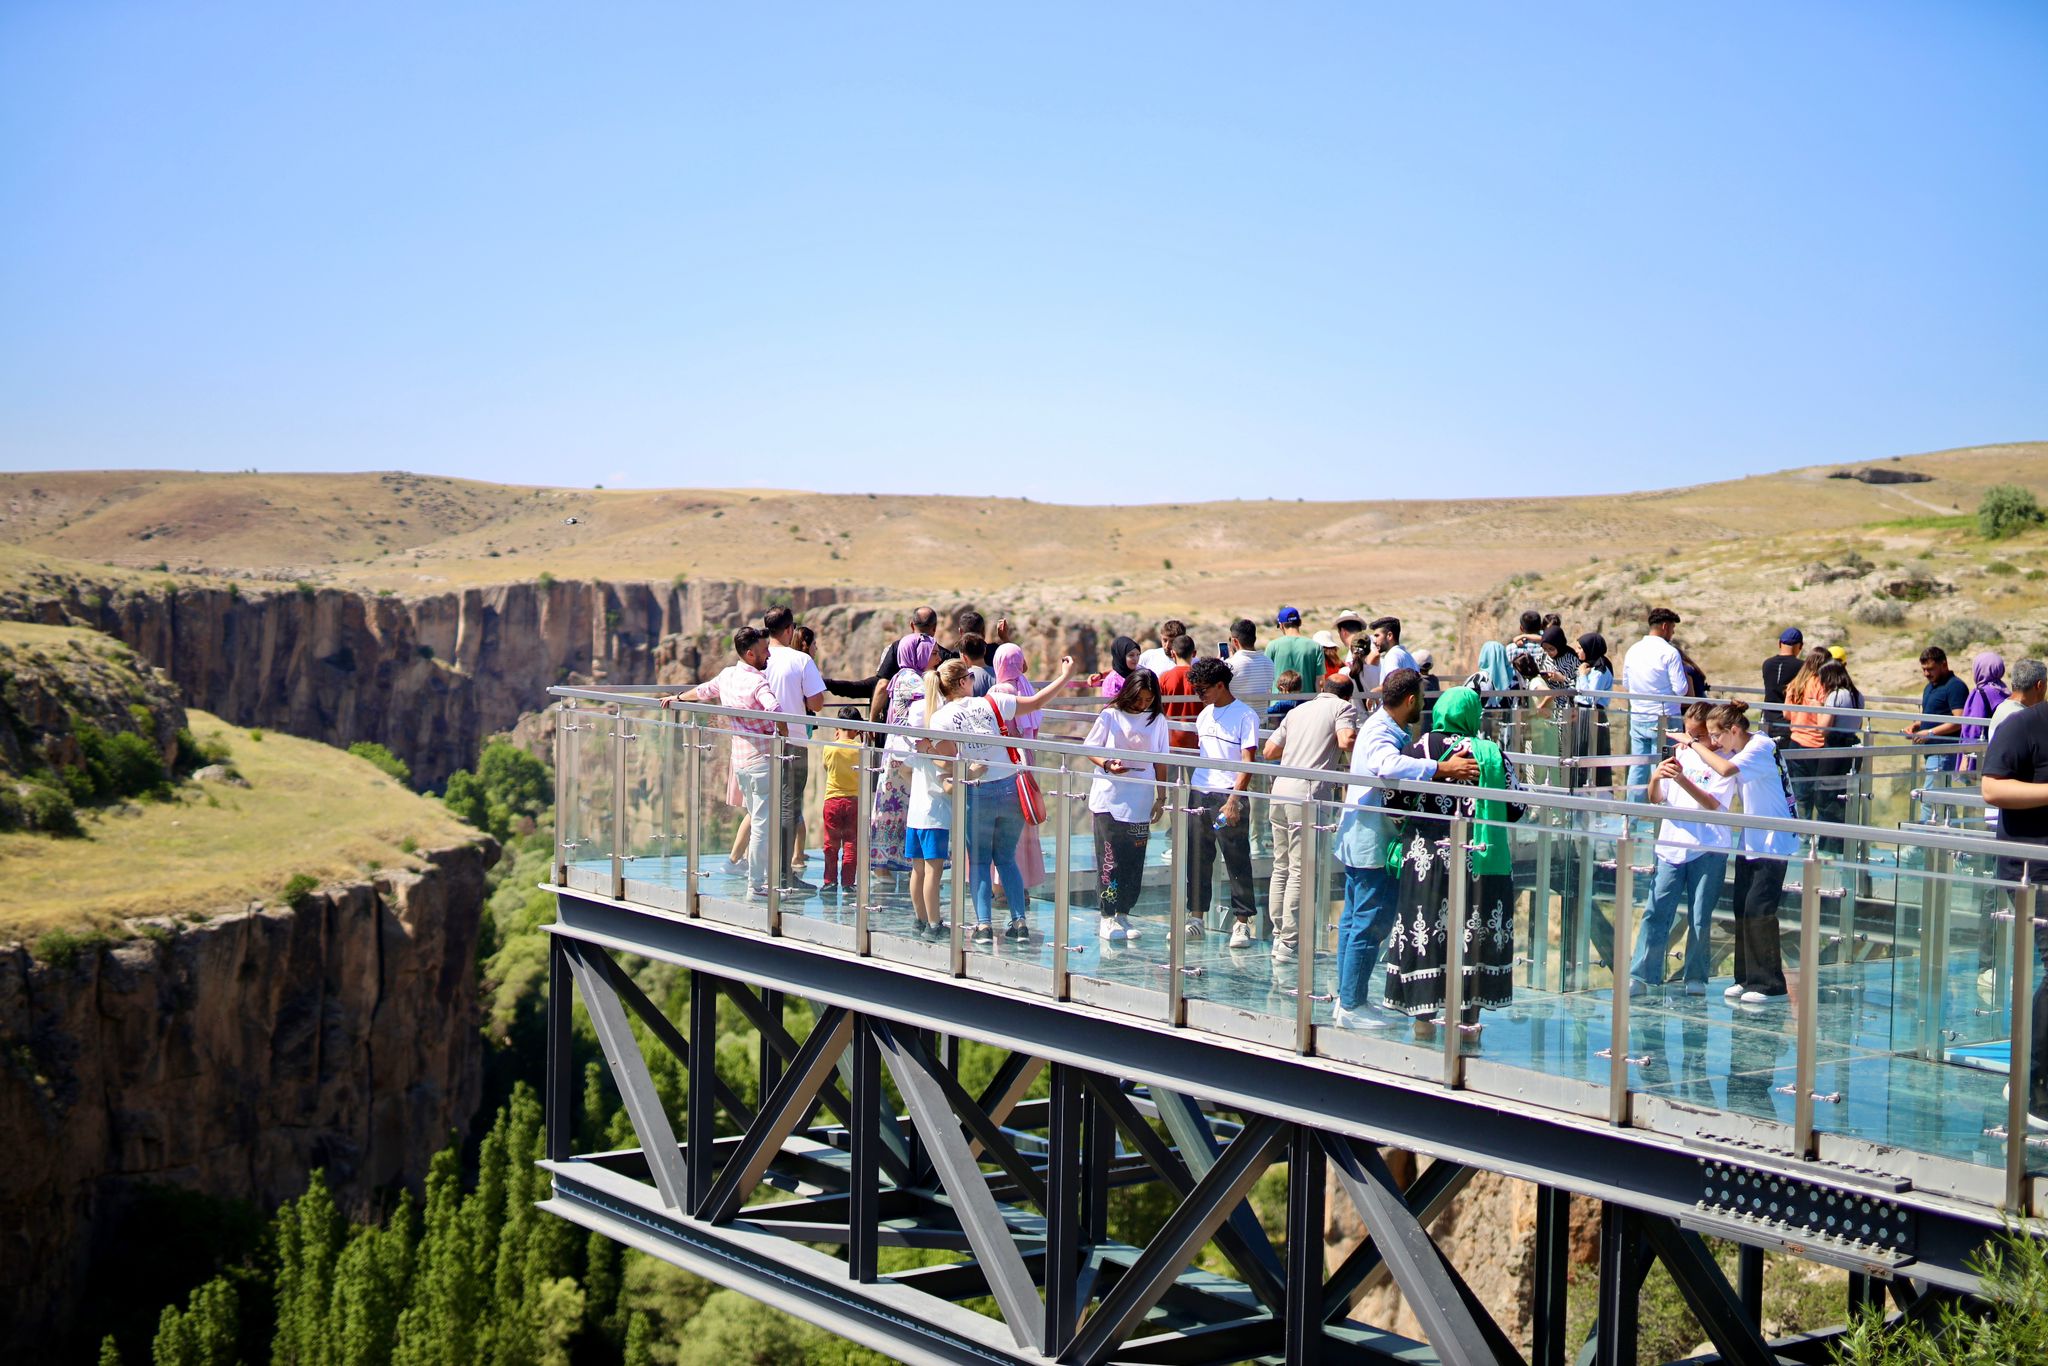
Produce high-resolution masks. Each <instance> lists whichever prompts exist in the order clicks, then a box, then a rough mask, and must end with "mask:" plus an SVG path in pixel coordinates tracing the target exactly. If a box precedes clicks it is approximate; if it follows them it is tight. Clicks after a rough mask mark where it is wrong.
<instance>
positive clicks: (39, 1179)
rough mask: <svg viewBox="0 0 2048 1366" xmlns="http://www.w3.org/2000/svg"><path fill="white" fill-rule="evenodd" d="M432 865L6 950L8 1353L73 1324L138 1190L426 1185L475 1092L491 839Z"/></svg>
mask: <svg viewBox="0 0 2048 1366" xmlns="http://www.w3.org/2000/svg"><path fill="white" fill-rule="evenodd" d="M425 858H426V860H427V864H428V866H427V868H426V869H425V870H424V871H421V872H403V871H392V872H380V873H378V874H377V875H376V877H375V879H374V881H371V882H363V883H356V884H351V885H346V886H336V887H330V888H325V889H322V890H320V891H317V892H315V893H313V894H312V895H310V896H308V897H306V898H305V899H304V900H303V901H301V902H300V903H299V905H298V906H297V907H296V908H281V907H265V906H252V907H250V908H249V909H248V910H246V911H242V912H236V913H231V914H227V915H221V916H217V917H215V918H213V919H210V920H207V921H204V922H203V923H199V924H183V925H169V924H157V925H155V926H154V927H153V932H152V935H151V936H150V937H143V938H138V939H134V940H131V941H129V942H126V943H122V944H118V945H112V946H93V947H89V948H86V949H83V950H81V951H79V952H77V953H75V954H73V955H71V956H69V957H68V958H67V959H65V960H64V961H57V962H52V961H40V960H38V959H37V958H35V957H34V956H33V954H32V953H31V951H30V950H29V948H28V947H27V946H25V945H19V944H17V945H11V946H7V947H4V948H0V1039H4V1040H6V1053H5V1056H4V1057H0V1152H5V1153H6V1154H7V1161H6V1163H5V1164H0V1357H5V1356H8V1355H10V1354H12V1353H16V1352H21V1353H30V1354H32V1353H33V1352H34V1351H35V1350H37V1349H38V1347H39V1345H41V1344H46V1343H47V1342H49V1341H50V1340H51V1339H52V1337H53V1336H54V1335H55V1334H56V1333H58V1332H59V1331H60V1330H61V1328H62V1326H63V1325H64V1324H66V1323H67V1322H69V1319H70V1316H71V1314H72V1311H73V1308H74V1306H75V1304H76V1297H77V1295H78V1294H79V1291H80V1287H81V1285H82V1284H83V1283H84V1281H85V1271H86V1268H87V1267H88V1266H89V1265H90V1264H91V1262H92V1261H93V1259H94V1256H95V1253H96V1251H99V1250H100V1249H95V1247H94V1245H93V1237H94V1231H95V1230H106V1229H110V1228H113V1227H116V1226H118V1224H119V1222H120V1221H119V1219H118V1218H116V1217H114V1216H115V1215H117V1214H118V1211H119V1209H120V1208H121V1206H122V1203H123V1202H124V1200H125V1199H126V1198H127V1197H128V1196H130V1195H131V1194H133V1193H134V1192H135V1191H136V1189H137V1188H138V1187H139V1186H141V1185H142V1184H144V1183H156V1184H166V1185H172V1186H178V1187H183V1188H187V1189H191V1190H196V1191H200V1192H203V1193H205V1194H208V1195H214V1196H219V1197H223V1198H231V1199H237V1200H247V1201H250V1202H252V1203H254V1204H255V1205H256V1206H257V1207H258V1208H260V1209H264V1210H268V1209H270V1208H272V1207H273V1206H275V1205H276V1204H277V1203H278V1202H280V1201H283V1200H285V1199H288V1198H290V1197H292V1196H295V1195H297V1194H298V1193H299V1192H300V1191H301V1190H303V1189H304V1188H305V1183H306V1177H307V1174H308V1173H309V1172H311V1171H312V1170H313V1169H314V1168H316V1167H322V1168H325V1169H326V1172H327V1177H328V1180H329V1181H330V1182H331V1183H332V1184H333V1186H334V1188H335V1191H336V1196H337V1199H338V1200H340V1201H341V1202H342V1204H343V1207H344V1208H349V1207H361V1206H365V1205H367V1203H368V1202H369V1200H370V1198H371V1197H372V1195H373V1194H374V1193H376V1192H378V1191H380V1190H385V1189H388V1188H390V1187H392V1186H394V1185H397V1184H410V1185H416V1184H417V1183H418V1182H419V1181H420V1180H421V1179H422V1178H423V1177H424V1175H425V1172H426V1168H427V1163H428V1159H429V1158H430V1157H431V1156H432V1155H433V1153H434V1152H435V1151H436V1150H437V1149H439V1148H441V1147H442V1146H443V1145H445V1144H446V1143H447V1142H448V1140H449V1136H450V1134H451V1132H454V1131H457V1130H460V1129H462V1128H464V1127H465V1126H466V1125H467V1124H468V1122H469V1118H470V1115H471V1114H472V1112H473V1111H474V1110H475V1109H476V1105H477V1101H478V1096H479V1088H480V1085H481V1075H482V1073H481V1068H482V1037H481V1035H480V1033H479V1031H478V1020H477V995H476V992H477V985H476V972H475V960H476V936H477V929H478V924H479V919H480V915H481V909H482V905H483V898H484V873H485V870H486V869H487V868H488V867H489V866H490V864H491V862H492V861H493V860H494V859H495V858H496V846H495V845H493V844H492V843H491V842H490V841H489V840H487V839H486V840H481V841H480V842H478V843H476V844H468V845H460V846H456V847H454V848H450V849H444V850H439V851H435V852H432V853H430V854H427V855H426V856H425ZM16 1359H19V1360H27V1359H32V1355H23V1356H18V1357H16Z"/></svg>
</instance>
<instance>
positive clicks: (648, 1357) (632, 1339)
mask: <svg viewBox="0 0 2048 1366" xmlns="http://www.w3.org/2000/svg"><path fill="white" fill-rule="evenodd" d="M624 1366H654V1324H653V1323H652V1321H651V1320H649V1319H648V1317H647V1315H645V1314H642V1313H638V1312H635V1313H634V1314H633V1315H632V1316H631V1317H629V1318H628V1319H627V1320H626V1357H625V1362H624Z"/></svg>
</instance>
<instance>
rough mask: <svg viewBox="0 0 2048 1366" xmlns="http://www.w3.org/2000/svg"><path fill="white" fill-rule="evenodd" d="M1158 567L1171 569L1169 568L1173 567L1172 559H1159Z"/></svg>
mask: <svg viewBox="0 0 2048 1366" xmlns="http://www.w3.org/2000/svg"><path fill="white" fill-rule="evenodd" d="M1159 567H1160V568H1161V569H1171V568H1173V561H1172V560H1161V561H1160V562H1159Z"/></svg>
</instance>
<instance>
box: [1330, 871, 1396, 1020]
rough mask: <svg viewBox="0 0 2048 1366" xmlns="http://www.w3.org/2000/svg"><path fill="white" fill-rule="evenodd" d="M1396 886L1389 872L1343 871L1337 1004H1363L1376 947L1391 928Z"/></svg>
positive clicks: (1369, 986)
mask: <svg viewBox="0 0 2048 1366" xmlns="http://www.w3.org/2000/svg"><path fill="white" fill-rule="evenodd" d="M1398 887H1399V884H1398V883H1397V882H1396V880H1395V877H1394V870H1393V869H1391V868H1353V867H1351V866H1350V865H1349V864H1346V865H1345V867H1344V914H1343V915H1342V916H1340V917H1339V918H1338V920H1337V1003H1338V1004H1339V1005H1341V1006H1343V1007H1344V1008H1345V1009H1346V1010H1357V1009H1358V1008H1359V1007H1360V1006H1362V1005H1364V1004H1365V997H1366V993H1367V992H1368V991H1370V990H1371V989H1372V970H1373V967H1374V966H1375V965H1376V964H1377V963H1378V962H1379V957H1380V943H1381V942H1382V941H1383V940H1385V939H1386V937H1387V931H1388V930H1391V929H1393V928H1394V916H1395V914H1396V908H1395V902H1396V900H1397V897H1396V892H1397V891H1398Z"/></svg>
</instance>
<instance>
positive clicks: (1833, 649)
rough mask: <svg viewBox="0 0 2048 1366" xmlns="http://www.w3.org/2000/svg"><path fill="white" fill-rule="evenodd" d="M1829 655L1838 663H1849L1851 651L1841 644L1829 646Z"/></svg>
mask: <svg viewBox="0 0 2048 1366" xmlns="http://www.w3.org/2000/svg"><path fill="white" fill-rule="evenodd" d="M1828 657H1829V658H1830V659H1833V660H1834V661H1835V662H1836V663H1838V664H1847V663H1848V662H1849V652H1848V651H1847V650H1845V649H1843V648H1842V647H1841V646H1839V645H1830V646H1828Z"/></svg>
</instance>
